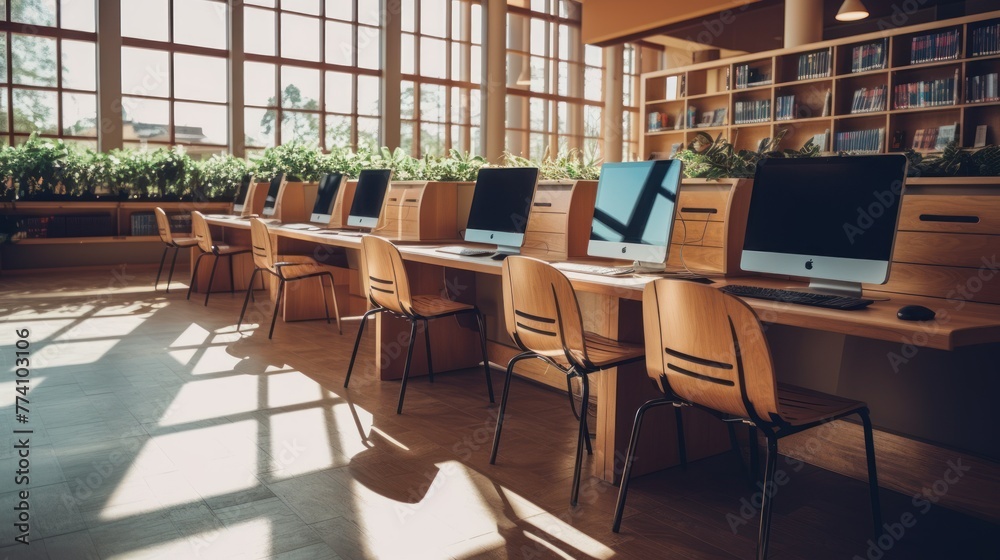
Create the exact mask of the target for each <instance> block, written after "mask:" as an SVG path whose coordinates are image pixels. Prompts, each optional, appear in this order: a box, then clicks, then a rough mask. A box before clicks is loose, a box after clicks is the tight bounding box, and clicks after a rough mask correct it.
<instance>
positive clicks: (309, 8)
mask: <svg viewBox="0 0 1000 560" xmlns="http://www.w3.org/2000/svg"><path fill="white" fill-rule="evenodd" d="M340 1H341V2H342V3H345V4H349V3H350V0H340ZM319 5H320V0H281V9H282V10H289V11H292V12H302V13H304V14H312V15H314V16H318V15H319Z"/></svg>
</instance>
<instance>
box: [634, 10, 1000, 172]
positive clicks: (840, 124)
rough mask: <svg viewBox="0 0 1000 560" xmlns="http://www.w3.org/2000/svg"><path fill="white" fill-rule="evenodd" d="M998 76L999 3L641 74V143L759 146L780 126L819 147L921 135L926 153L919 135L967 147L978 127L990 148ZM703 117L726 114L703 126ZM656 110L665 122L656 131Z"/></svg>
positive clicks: (795, 140)
mask: <svg viewBox="0 0 1000 560" xmlns="http://www.w3.org/2000/svg"><path fill="white" fill-rule="evenodd" d="M998 76H1000V11H993V12H988V13H984V14H978V15H974V16H967V17H962V18H956V19H951V20H944V21H938V22H933V23H927V24H921V25H915V26H910V27H904V28H900V29H897V30H893V31H888V32H879V33H871V34H866V35H857V36H853V37H846V38H843V39H837V40H831V41H823V42H819V43H813V44H811V45H803V46H801V47H796V48H792V49H780V50H774V51H768V52H763V53H753V54H749V55H745V56H741V57H734V58H729V59H724V60H715V61H711V62H705V63H701V64H695V65H691V66H686V67H682V68H676V69H668V70H661V71H658V72H651V73H646V74H643V75H642V81H641V84H642V86H641V92H640V93H641V97H642V99H643V104H642V109H643V114H644V115H646V117H647V129H646V131H645V134H643V135H642V138H641V145H640V151H641V152H642V154H643V155H644V156H645V157H646V158H649V157H651V156H652V155H654V153H655V154H656V155H658V156H662V157H666V155H667V154H670V153H671V152H672V151H674V149H675V148H676V147H677V145H678V144H680V145H681V147H683V146H685V145H686V144H687V143H689V142H690V141H691V140H692V139H693V138H694V137H695V136H696V135H697V133H698V132H699V131H704V132H705V133H706V134H709V135H710V136H712V137H713V138H714V137H716V136H719V135H720V134H721V135H722V136H723V137H724V138H727V139H729V140H730V141H731V142H733V144H734V145H735V146H736V148H737V149H756V147H757V145H758V144H759V143H760V141H761V140H763V139H764V138H770V137H773V136H774V135H775V134H777V133H778V132H782V131H783V132H784V138H783V140H782V143H781V146H782V147H783V148H789V149H798V148H800V147H801V146H802V145H803V144H805V143H806V141H808V140H809V139H810V138H813V137H817V135H819V136H818V138H819V139H825V142H826V145H825V146H823V147H822V149H823V151H826V152H830V151H838V145H837V139H838V138H840V139H845V140H846V139H851V140H857V139H863V141H862V143H861V144H862V145H865V146H868V147H871V148H873V150H872V151H873V152H880V153H885V152H889V151H902V150H904V149H908V148H913V147H914V146H915V144H914V140H915V139H916V140H917V141H918V142H917V144H916V148H915V149H917V150H918V151H923V152H933V151H936V150H937V148H938V146H936V145H931V146H928V145H927V143H926V142H924V143H920V142H919V140H920V139H921V138H924V139H926V138H927V135H929V134H930V131H931V130H932V129H933V130H934V131H935V133H936V132H937V131H938V130H944V131H945V132H947V131H949V130H951V127H952V126H954V127H955V130H956V132H955V139H956V140H958V141H959V143H960V145H961V146H963V147H969V148H971V147H974V144H975V138H976V131H977V127H979V126H984V125H985V126H986V127H987V135H986V142H987V143H988V144H996V143H1000V92H997V89H998V88H1000V85H998V82H1000V80H998V78H997V77H998ZM904 92H905V101H906V102H903V101H904V99H903V98H901V97H899V96H903V95H904ZM748 107H749V108H750V109H751V112H750V113H749V115H750V116H751V117H752V118H750V119H749V121H751V122H744V121H746V120H747V119H746V118H744V117H746V115H748V113H747V108H748ZM738 109H739V111H737V110H738ZM707 113H712V114H713V115H716V114H724V118H723V120H722V121H721V122H720V121H719V120H718V119H716V120H714V121H712V122H711V123H709V124H706V122H705V115H706V114H707ZM651 114H659V115H664V116H665V117H666V119H665V121H664V122H665V123H666V124H665V125H664V126H661V127H659V128H657V129H655V130H651V129H650V128H649V126H648V124H649V117H650V115H651ZM692 115H693V125H692V122H691V118H692ZM761 119H762V120H761ZM942 127H943V128H942ZM872 131H875V132H874V133H873V132H872ZM879 131H881V134H879ZM855 145H856V144H855ZM894 146H895V147H894Z"/></svg>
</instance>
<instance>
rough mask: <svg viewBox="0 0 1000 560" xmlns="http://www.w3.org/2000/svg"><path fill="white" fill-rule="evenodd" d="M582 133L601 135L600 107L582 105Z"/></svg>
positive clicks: (585, 134)
mask: <svg viewBox="0 0 1000 560" xmlns="http://www.w3.org/2000/svg"><path fill="white" fill-rule="evenodd" d="M583 135H584V136H600V135H601V108H600V107H590V106H588V107H584V108H583Z"/></svg>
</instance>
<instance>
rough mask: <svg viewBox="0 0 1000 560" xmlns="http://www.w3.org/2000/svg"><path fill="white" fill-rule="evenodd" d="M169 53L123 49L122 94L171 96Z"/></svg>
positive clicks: (131, 48) (130, 48)
mask: <svg viewBox="0 0 1000 560" xmlns="http://www.w3.org/2000/svg"><path fill="white" fill-rule="evenodd" d="M168 60H169V59H168V53H165V52H163V51H151V50H149V49H136V48H133V47H122V93H124V94H131V95H151V96H154V97H167V96H168V95H169V94H170V87H169V86H170V66H169V64H168Z"/></svg>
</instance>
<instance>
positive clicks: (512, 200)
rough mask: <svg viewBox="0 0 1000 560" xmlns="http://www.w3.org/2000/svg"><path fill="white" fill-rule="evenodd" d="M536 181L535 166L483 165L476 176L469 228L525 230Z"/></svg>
mask: <svg viewBox="0 0 1000 560" xmlns="http://www.w3.org/2000/svg"><path fill="white" fill-rule="evenodd" d="M537 182H538V169H537V168H534V167H484V168H482V169H480V170H479V175H478V176H477V177H476V189H475V191H474V192H473V194H472V206H471V208H470V209H469V222H468V226H467V227H468V228H469V229H477V230H483V231H497V232H504V233H524V228H525V226H526V225H527V223H528V211H529V210H530V209H531V197H532V195H534V193H535V184H536V183H537Z"/></svg>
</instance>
